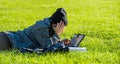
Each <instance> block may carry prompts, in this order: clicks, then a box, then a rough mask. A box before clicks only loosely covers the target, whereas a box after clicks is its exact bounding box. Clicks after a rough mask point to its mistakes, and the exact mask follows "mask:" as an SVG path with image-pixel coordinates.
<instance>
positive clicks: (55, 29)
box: [53, 21, 65, 35]
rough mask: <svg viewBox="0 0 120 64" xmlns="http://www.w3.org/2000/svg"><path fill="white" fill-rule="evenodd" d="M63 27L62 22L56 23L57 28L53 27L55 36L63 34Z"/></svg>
mask: <svg viewBox="0 0 120 64" xmlns="http://www.w3.org/2000/svg"><path fill="white" fill-rule="evenodd" d="M64 27H65V26H64V22H63V21H60V23H57V26H56V27H53V29H54V31H55V33H56V34H57V35H60V34H61V33H62V32H63V30H64Z"/></svg>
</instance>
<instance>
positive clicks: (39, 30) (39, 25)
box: [5, 18, 60, 49]
mask: <svg viewBox="0 0 120 64" xmlns="http://www.w3.org/2000/svg"><path fill="white" fill-rule="evenodd" d="M50 22H51V20H50V19H49V18H45V19H44V20H40V21H37V22H36V24H34V25H32V26H30V27H29V28H26V29H24V30H23V31H17V32H5V33H6V34H7V36H8V38H9V40H10V42H11V43H12V47H13V48H32V49H34V48H48V47H49V46H51V45H52V44H55V43H57V41H58V40H60V38H59V36H58V35H57V34H55V33H54V34H53V36H52V37H50V35H49V27H50Z"/></svg>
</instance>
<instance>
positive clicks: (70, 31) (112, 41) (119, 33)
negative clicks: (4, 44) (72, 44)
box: [0, 0, 120, 64]
mask: <svg viewBox="0 0 120 64" xmlns="http://www.w3.org/2000/svg"><path fill="white" fill-rule="evenodd" d="M59 7H63V8H65V10H66V11H67V14H68V16H67V17H68V20H69V24H68V26H67V27H66V29H65V32H64V33H63V34H62V35H60V36H61V38H70V37H72V36H73V35H74V34H75V33H82V34H85V35H86V37H85V39H84V40H83V41H82V43H81V45H80V46H81V47H86V48H87V50H88V51H87V52H69V53H51V54H50V53H48V54H47V55H37V54H34V53H33V54H30V53H26V54H22V53H20V52H19V51H17V50H12V51H1V52H0V64H100V63H101V64H120V1H119V0H0V31H17V30H23V29H24V28H27V27H29V26H30V25H33V24H34V23H35V22H36V21H37V20H41V19H43V18H45V17H50V16H51V15H52V13H53V12H54V11H55V10H56V9H57V8H59Z"/></svg>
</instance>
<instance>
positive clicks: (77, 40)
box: [67, 34, 85, 47]
mask: <svg viewBox="0 0 120 64" xmlns="http://www.w3.org/2000/svg"><path fill="white" fill-rule="evenodd" d="M84 37H85V35H84V34H75V35H74V36H73V37H72V38H71V44H69V45H67V46H68V47H78V46H79V44H80V43H81V41H82V40H83V39H84Z"/></svg>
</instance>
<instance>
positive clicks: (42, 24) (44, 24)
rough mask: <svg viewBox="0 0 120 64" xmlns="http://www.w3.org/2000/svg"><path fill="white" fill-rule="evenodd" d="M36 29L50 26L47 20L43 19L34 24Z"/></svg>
mask: <svg viewBox="0 0 120 64" xmlns="http://www.w3.org/2000/svg"><path fill="white" fill-rule="evenodd" d="M35 25H36V26H37V27H41V28H45V27H49V26H50V20H49V18H45V19H43V20H38V21H37V22H36V24H35Z"/></svg>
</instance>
